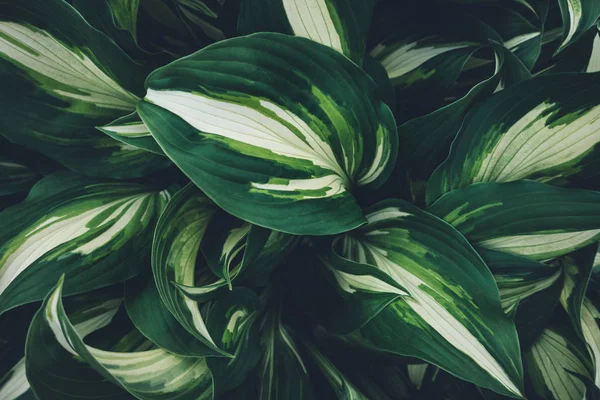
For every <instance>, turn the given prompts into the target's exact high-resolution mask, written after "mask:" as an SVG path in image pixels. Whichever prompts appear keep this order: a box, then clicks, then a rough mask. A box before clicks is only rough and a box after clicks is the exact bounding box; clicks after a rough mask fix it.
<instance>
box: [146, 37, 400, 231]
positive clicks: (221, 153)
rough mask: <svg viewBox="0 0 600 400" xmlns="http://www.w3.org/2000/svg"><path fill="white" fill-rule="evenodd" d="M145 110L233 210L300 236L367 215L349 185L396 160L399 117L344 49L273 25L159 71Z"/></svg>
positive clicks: (375, 177)
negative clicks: (277, 29)
mask: <svg viewBox="0 0 600 400" xmlns="http://www.w3.org/2000/svg"><path fill="white" fill-rule="evenodd" d="M146 86H147V88H148V92H147V94H146V97H145V98H144V101H142V102H140V103H139V105H138V113H139V114H140V116H141V117H142V119H143V121H144V122H145V123H146V126H147V127H148V128H149V129H150V132H151V133H152V135H153V136H154V138H155V139H156V141H157V142H158V143H159V145H160V146H161V147H162V148H163V150H164V152H165V154H167V155H168V156H169V158H171V159H172V160H173V161H174V162H175V164H177V166H178V167H179V168H181V170H182V171H183V172H184V173H185V174H186V175H188V176H189V177H190V179H191V180H192V181H193V182H194V183H195V184H196V185H197V186H198V187H199V188H200V189H202V190H203V191H204V192H205V193H206V195H207V196H209V197H210V198H211V199H212V200H214V201H215V203H217V205H219V206H220V207H221V208H223V209H224V210H225V211H227V212H229V213H230V214H233V215H235V216H236V217H239V218H241V219H244V220H246V221H248V222H251V223H253V224H256V225H259V226H264V227H268V228H271V229H275V230H279V231H282V232H286V233H292V234H311V235H329V234H335V233H339V232H344V231H347V230H350V229H352V228H356V227H357V226H360V225H361V224H363V223H364V222H365V219H364V217H363V215H362V211H361V210H360V207H359V206H358V205H357V203H356V200H355V198H354V197H353V195H352V194H351V193H350V191H351V190H358V189H362V190H368V189H369V188H372V187H377V186H378V185H380V184H381V183H382V182H383V181H385V179H386V178H387V176H388V175H389V173H390V172H391V169H392V168H393V165H394V162H395V157H396V152H397V150H396V148H397V137H396V127H395V122H394V119H393V116H392V114H391V112H390V110H389V108H388V107H387V106H386V105H385V104H384V103H383V102H382V101H381V100H380V99H379V98H378V96H379V95H378V94H377V86H376V84H375V83H374V82H373V81H372V80H371V79H370V78H369V77H368V75H367V74H366V73H365V72H363V71H362V70H361V69H360V68H358V67H357V66H356V65H355V64H353V63H352V62H350V61H349V60H348V59H346V58H345V57H344V56H342V55H340V54H339V53H337V52H336V51H334V50H332V49H330V48H327V47H325V46H322V45H320V44H318V43H315V42H312V41H310V40H307V39H304V38H298V37H289V36H286V35H281V34H275V33H263V34H256V35H251V36H247V37H241V38H236V39H230V40H226V41H222V42H219V43H216V44H214V45H211V46H209V47H207V48H205V49H203V50H200V51H199V52H197V53H195V54H193V55H191V56H189V57H186V58H184V59H181V60H178V61H176V62H174V63H172V64H170V65H168V66H166V67H163V68H160V69H158V70H157V71H155V72H153V73H152V74H151V75H150V76H149V77H148V80H147V82H146Z"/></svg>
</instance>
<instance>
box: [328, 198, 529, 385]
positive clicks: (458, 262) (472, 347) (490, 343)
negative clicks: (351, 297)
mask: <svg viewBox="0 0 600 400" xmlns="http://www.w3.org/2000/svg"><path fill="white" fill-rule="evenodd" d="M366 215H367V219H368V221H369V223H368V225H366V226H365V227H362V228H360V229H359V230H357V231H355V232H352V233H349V234H347V236H346V237H345V241H344V242H342V243H341V244H340V249H339V251H340V252H341V253H342V254H343V256H344V257H346V258H348V259H351V260H353V261H355V262H358V263H362V264H368V265H370V266H372V267H374V268H377V269H378V270H379V271H380V272H381V273H383V274H385V275H387V276H388V278H389V279H391V280H393V281H394V282H396V283H397V284H398V285H402V287H403V288H404V290H405V294H403V295H400V296H399V297H398V298H397V300H395V301H393V302H392V303H390V304H389V305H388V306H387V307H385V308H383V309H382V310H381V311H380V312H379V314H377V315H376V316H374V317H372V319H370V321H369V322H368V323H366V325H364V326H363V327H362V328H361V331H360V332H361V335H362V339H361V340H362V341H364V342H365V343H368V344H369V345H370V346H374V347H375V348H378V349H381V350H385V351H388V352H392V353H397V354H401V355H410V356H415V357H418V358H421V359H423V360H425V361H428V362H431V363H434V364H436V365H438V366H440V367H441V368H443V369H445V370H447V371H449V372H451V373H452V374H454V375H456V376H458V377H460V378H461V379H465V380H468V381H470V382H473V383H475V384H477V385H479V386H483V387H486V388H490V389H492V390H494V391H496V392H499V393H502V394H504V395H508V396H511V397H521V396H522V393H523V388H522V370H521V361H520V356H519V344H518V340H517V335H516V330H515V327H514V324H513V323H512V321H510V320H509V319H508V318H507V317H506V316H505V315H504V313H503V311H502V308H501V307H500V297H499V295H498V289H497V288H496V285H495V283H494V279H493V277H492V275H491V273H490V272H489V270H488V268H487V266H486V265H485V263H484V262H483V261H482V260H481V258H480V257H479V255H478V254H477V253H476V252H475V251H474V250H473V248H472V247H471V246H470V245H469V243H468V242H467V241H466V240H465V239H464V238H463V237H462V236H461V235H460V234H459V233H458V232H457V231H456V230H454V229H453V228H452V227H451V226H450V225H448V224H446V223H445V222H443V221H441V220H439V219H437V218H435V217H434V216H432V215H430V214H427V213H425V212H423V211H421V210H419V209H418V208H416V207H414V206H412V205H410V204H409V203H406V202H404V201H401V200H388V201H384V202H381V203H378V204H377V205H375V206H373V207H371V208H370V209H368V210H367V211H366ZM332 267H333V268H336V265H335V264H333V265H332ZM374 278H375V276H368V275H362V276H358V275H355V276H353V277H352V279H353V280H354V281H355V282H352V284H351V285H348V284H346V282H347V281H341V280H338V285H340V288H341V289H342V290H346V291H349V292H350V293H356V292H358V291H361V292H367V293H373V294H377V293H380V294H387V293H394V292H396V291H397V288H396V287H395V286H392V285H383V284H382V283H383V281H382V280H381V279H378V282H380V284H378V285H373V284H371V283H370V282H372V281H375V280H374ZM322 307H324V308H327V307H329V304H323V305H322ZM362 311H363V310H362V309H354V312H356V313H360V312H362ZM331 312H332V313H334V312H335V310H332V311H331Z"/></svg>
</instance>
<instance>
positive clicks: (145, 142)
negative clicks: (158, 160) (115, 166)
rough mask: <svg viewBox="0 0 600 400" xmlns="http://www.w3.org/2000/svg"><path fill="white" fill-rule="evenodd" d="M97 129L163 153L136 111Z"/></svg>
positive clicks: (143, 147)
mask: <svg viewBox="0 0 600 400" xmlns="http://www.w3.org/2000/svg"><path fill="white" fill-rule="evenodd" d="M98 129H99V130H100V131H102V132H104V133H106V134H107V135H108V136H110V137H112V138H113V139H116V140H118V141H120V142H123V143H126V144H129V145H131V146H134V147H139V148H140V149H144V150H148V151H150V152H152V153H156V154H160V155H164V153H163V151H162V149H161V148H160V146H159V145H158V144H157V143H156V141H155V140H154V139H153V138H152V135H151V134H150V131H149V130H148V128H147V127H146V125H145V124H144V122H143V121H142V120H141V119H140V117H139V115H137V112H133V113H131V114H129V115H126V116H124V117H121V118H117V119H116V120H114V121H113V122H111V123H110V124H108V125H104V126H99V127H98Z"/></svg>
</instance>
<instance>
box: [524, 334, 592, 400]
mask: <svg viewBox="0 0 600 400" xmlns="http://www.w3.org/2000/svg"><path fill="white" fill-rule="evenodd" d="M523 361H524V365H525V371H526V372H527V374H528V376H529V379H530V381H531V387H532V389H533V392H534V393H535V395H536V396H538V397H539V398H542V399H548V400H581V399H584V398H585V393H586V388H585V383H584V382H583V381H581V380H580V379H579V378H577V377H576V376H574V375H572V373H575V374H579V375H582V376H584V377H587V378H591V377H592V373H593V365H592V364H591V362H590V360H589V357H588V354H587V350H586V348H585V345H584V344H583V343H581V341H580V340H579V338H578V337H577V336H576V335H575V333H574V332H573V331H572V330H570V329H569V327H568V326H567V325H563V326H556V325H552V326H550V327H548V328H547V329H546V330H544V332H543V333H542V334H541V335H540V337H539V338H538V339H537V340H536V342H535V343H534V344H533V346H532V347H531V349H530V350H528V351H527V352H525V354H524V355H523Z"/></svg>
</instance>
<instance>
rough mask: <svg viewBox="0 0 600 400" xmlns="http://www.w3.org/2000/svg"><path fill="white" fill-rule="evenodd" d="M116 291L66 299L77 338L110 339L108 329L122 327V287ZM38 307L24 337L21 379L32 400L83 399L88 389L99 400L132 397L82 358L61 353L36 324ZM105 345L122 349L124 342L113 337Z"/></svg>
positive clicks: (49, 337) (90, 293) (64, 352)
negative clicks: (116, 326)
mask: <svg viewBox="0 0 600 400" xmlns="http://www.w3.org/2000/svg"><path fill="white" fill-rule="evenodd" d="M119 289H121V290H117V291H111V290H106V289H100V290H97V291H94V292H89V293H85V294H82V295H77V296H73V297H69V298H67V299H66V300H65V309H66V312H67V315H68V317H69V320H70V321H71V323H72V324H73V328H74V330H75V331H76V332H77V333H78V334H79V336H80V337H82V338H84V339H85V340H87V341H93V340H94V336H96V335H100V336H103V337H104V336H112V333H111V334H108V335H107V330H108V329H111V328H112V327H114V326H115V325H117V324H122V321H121V320H120V316H121V313H120V312H119V311H120V305H121V303H122V297H121V294H122V287H119ZM40 306H41V303H40V304H39V305H38V307H37V308H38V312H37V314H35V316H34V318H33V321H32V323H31V325H30V330H29V332H28V333H27V334H26V336H27V341H26V346H25V359H24V362H25V365H24V371H23V374H24V375H23V376H22V378H23V379H26V382H27V383H28V384H27V385H28V386H29V385H30V389H29V390H30V393H31V394H32V396H33V398H34V399H38V398H42V399H56V400H58V399H60V400H71V399H73V400H75V399H84V398H86V396H87V394H88V393H89V392H90V390H93V391H94V395H95V397H96V398H98V399H111V400H113V399H118V400H121V399H123V400H125V399H127V400H130V399H133V398H134V397H132V396H130V395H129V394H127V393H126V392H125V391H123V390H120V389H119V388H118V387H116V386H114V385H113V384H112V383H110V382H108V381H106V379H104V378H103V377H102V376H100V375H99V374H98V373H97V372H96V371H94V370H93V369H92V368H91V367H90V366H89V365H87V364H85V363H84V362H82V360H81V358H79V357H74V356H73V354H72V353H70V352H66V351H63V350H62V349H61V348H60V345H58V343H56V336H55V335H54V334H53V332H52V331H49V330H46V329H47V327H44V328H42V327H40V325H38V324H37V322H39V319H38V318H37V316H39V314H40V312H39V308H40ZM104 344H107V346H108V347H109V348H110V347H112V346H121V347H122V346H123V343H120V344H115V341H114V340H112V338H111V340H110V344H108V343H104ZM138 344H139V341H138V340H133V341H131V343H130V345H138ZM25 374H27V376H25ZM34 393H35V394H34Z"/></svg>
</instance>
